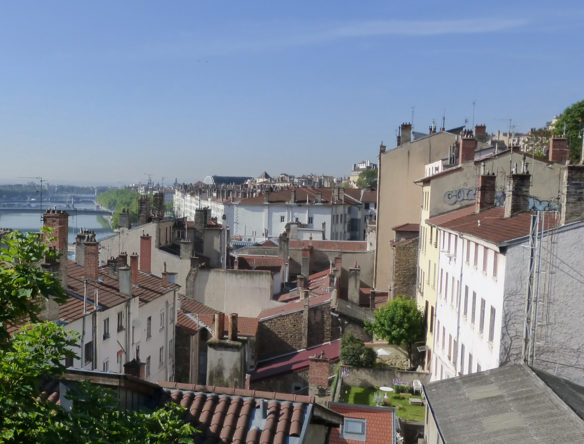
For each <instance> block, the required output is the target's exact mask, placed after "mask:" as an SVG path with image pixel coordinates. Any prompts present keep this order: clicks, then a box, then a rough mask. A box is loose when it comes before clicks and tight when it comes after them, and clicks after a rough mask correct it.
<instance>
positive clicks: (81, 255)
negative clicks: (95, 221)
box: [75, 230, 95, 267]
mask: <svg viewBox="0 0 584 444" xmlns="http://www.w3.org/2000/svg"><path fill="white" fill-rule="evenodd" d="M86 241H95V233H94V232H93V231H88V230H82V231H81V232H80V233H78V234H77V237H76V238H75V263H76V264H77V265H81V266H82V267H83V265H84V260H85V242H86Z"/></svg>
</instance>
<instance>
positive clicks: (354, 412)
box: [328, 402, 395, 444]
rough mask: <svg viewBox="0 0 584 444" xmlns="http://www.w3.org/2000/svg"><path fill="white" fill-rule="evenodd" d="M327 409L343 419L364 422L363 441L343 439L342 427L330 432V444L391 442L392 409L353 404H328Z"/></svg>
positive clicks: (380, 443) (393, 433)
mask: <svg viewBox="0 0 584 444" xmlns="http://www.w3.org/2000/svg"><path fill="white" fill-rule="evenodd" d="M328 407H329V409H331V410H332V411H334V412H337V413H340V414H341V415H343V416H344V417H345V418H356V419H363V420H365V436H364V438H365V439H364V441H358V440H353V439H345V438H343V437H342V433H343V427H338V428H335V429H332V430H331V438H330V441H329V442H330V444H345V443H347V444H353V443H354V444H358V443H359V444H360V443H362V442H366V443H368V444H382V443H383V444H385V443H390V442H393V437H394V436H395V430H394V427H393V418H394V409H388V408H386V407H369V406H362V405H354V404H344V403H338V402H330V403H329V405H328Z"/></svg>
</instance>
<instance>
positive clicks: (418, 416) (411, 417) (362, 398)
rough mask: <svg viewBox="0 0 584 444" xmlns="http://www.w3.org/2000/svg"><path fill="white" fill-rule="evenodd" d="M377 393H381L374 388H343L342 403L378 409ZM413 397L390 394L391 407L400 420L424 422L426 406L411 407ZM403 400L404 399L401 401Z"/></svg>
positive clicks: (404, 394) (403, 394) (405, 394)
mask: <svg viewBox="0 0 584 444" xmlns="http://www.w3.org/2000/svg"><path fill="white" fill-rule="evenodd" d="M375 393H381V392H380V391H379V390H376V389H375V388H374V387H368V388H362V387H349V386H345V387H343V393H342V394H341V399H340V401H341V402H346V403H348V404H361V405H370V406H373V407H377V404H375V398H374V395H375ZM411 396H412V395H410V394H409V393H400V394H396V393H389V394H388V398H389V400H390V402H391V406H388V407H395V413H396V415H397V417H398V418H401V419H405V420H407V421H420V422H423V421H424V406H421V405H410V402H409V398H410V397H411ZM400 398H403V399H400Z"/></svg>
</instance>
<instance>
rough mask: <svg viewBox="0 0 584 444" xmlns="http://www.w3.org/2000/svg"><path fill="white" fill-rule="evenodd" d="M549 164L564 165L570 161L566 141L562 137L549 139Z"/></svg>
mask: <svg viewBox="0 0 584 444" xmlns="http://www.w3.org/2000/svg"><path fill="white" fill-rule="evenodd" d="M548 159H549V161H550V162H561V163H565V162H566V161H567V160H569V159H570V148H568V139H566V138H565V137H564V136H552V138H551V139H550V149H549V153H548Z"/></svg>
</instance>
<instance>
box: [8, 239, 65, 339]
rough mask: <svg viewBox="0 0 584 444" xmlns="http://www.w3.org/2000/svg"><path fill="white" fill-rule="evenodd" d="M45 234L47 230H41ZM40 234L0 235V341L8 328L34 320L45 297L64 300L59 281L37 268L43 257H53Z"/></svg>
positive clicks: (51, 251) (54, 256)
mask: <svg viewBox="0 0 584 444" xmlns="http://www.w3.org/2000/svg"><path fill="white" fill-rule="evenodd" d="M41 234H42V235H43V236H49V235H50V230H49V229H47V228H44V229H43V230H42V233H41ZM43 236H39V235H38V234H34V233H21V232H20V231H13V232H11V233H9V234H8V235H6V236H5V237H3V238H2V248H0V344H4V343H5V342H6V341H7V340H8V338H9V333H8V331H9V328H10V327H11V326H14V325H20V324H21V323H22V322H23V321H24V320H26V319H29V320H30V321H32V322H35V321H38V315H39V313H40V311H41V309H42V307H43V306H44V305H45V303H46V300H47V299H48V298H53V299H55V300H56V301H57V302H59V303H63V302H65V300H66V295H65V292H64V291H63V288H62V287H61V284H60V282H59V280H58V279H57V278H56V277H55V276H53V275H52V274H50V273H46V272H44V271H43V270H42V268H41V267H40V264H41V262H42V261H43V260H47V261H52V260H55V259H56V253H55V251H54V250H50V249H49V248H47V246H46V245H45V243H44V242H43Z"/></svg>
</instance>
